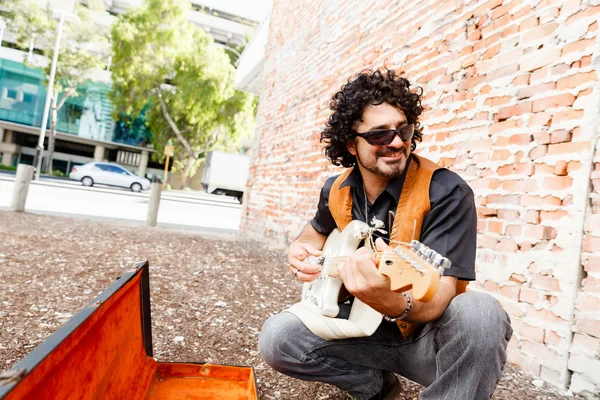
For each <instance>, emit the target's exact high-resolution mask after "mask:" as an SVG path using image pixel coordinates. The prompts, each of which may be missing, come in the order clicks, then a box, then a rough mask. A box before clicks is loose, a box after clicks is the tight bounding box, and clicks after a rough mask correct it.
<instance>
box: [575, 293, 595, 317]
mask: <svg viewBox="0 0 600 400" xmlns="http://www.w3.org/2000/svg"><path fill="white" fill-rule="evenodd" d="M575 305H576V307H577V310H578V311H580V312H585V313H595V312H597V311H598V310H600V296H598V295H594V294H591V293H579V295H578V296H577V301H576V303H575Z"/></svg>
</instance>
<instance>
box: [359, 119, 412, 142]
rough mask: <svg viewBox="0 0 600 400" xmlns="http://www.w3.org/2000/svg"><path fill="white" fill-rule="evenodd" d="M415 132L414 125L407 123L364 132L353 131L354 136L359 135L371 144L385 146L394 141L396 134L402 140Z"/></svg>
mask: <svg viewBox="0 0 600 400" xmlns="http://www.w3.org/2000/svg"><path fill="white" fill-rule="evenodd" d="M414 133H415V125H414V124H409V125H404V126H401V127H400V128H398V129H377V130H374V131H368V132H364V133H358V132H357V133H355V135H354V137H356V136H360V137H361V138H363V139H365V140H366V141H367V143H369V144H370V145H372V146H387V145H389V144H390V143H392V142H393V141H394V138H395V137H396V135H398V136H400V139H402V141H403V142H406V141H408V140H410V139H411V138H412V136H413V135H414Z"/></svg>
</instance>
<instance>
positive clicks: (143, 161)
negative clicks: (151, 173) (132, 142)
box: [137, 151, 149, 177]
mask: <svg viewBox="0 0 600 400" xmlns="http://www.w3.org/2000/svg"><path fill="white" fill-rule="evenodd" d="M148 156H149V153H148V152H147V151H142V156H141V157H140V166H139V168H138V173H137V174H138V176H141V177H144V176H146V170H147V169H148Z"/></svg>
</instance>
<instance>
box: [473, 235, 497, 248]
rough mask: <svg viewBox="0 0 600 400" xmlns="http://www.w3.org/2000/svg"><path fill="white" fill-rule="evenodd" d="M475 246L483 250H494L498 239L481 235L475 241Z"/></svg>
mask: <svg viewBox="0 0 600 400" xmlns="http://www.w3.org/2000/svg"><path fill="white" fill-rule="evenodd" d="M477 245H478V247H480V248H484V249H495V248H496V246H497V245H498V239H496V238H494V237H491V236H488V235H482V236H480V237H479V238H478V239H477Z"/></svg>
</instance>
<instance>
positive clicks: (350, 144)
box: [346, 139, 356, 157]
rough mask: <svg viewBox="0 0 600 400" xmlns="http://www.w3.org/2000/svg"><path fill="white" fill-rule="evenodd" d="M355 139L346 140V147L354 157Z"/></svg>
mask: <svg viewBox="0 0 600 400" xmlns="http://www.w3.org/2000/svg"><path fill="white" fill-rule="evenodd" d="M355 140H356V139H350V140H348V143H346V148H347V149H348V152H349V153H350V154H352V155H353V156H354V157H356V143H355V142H354V141H355Z"/></svg>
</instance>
